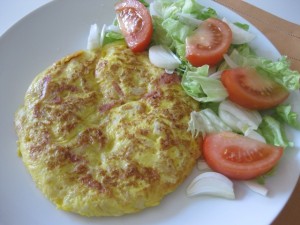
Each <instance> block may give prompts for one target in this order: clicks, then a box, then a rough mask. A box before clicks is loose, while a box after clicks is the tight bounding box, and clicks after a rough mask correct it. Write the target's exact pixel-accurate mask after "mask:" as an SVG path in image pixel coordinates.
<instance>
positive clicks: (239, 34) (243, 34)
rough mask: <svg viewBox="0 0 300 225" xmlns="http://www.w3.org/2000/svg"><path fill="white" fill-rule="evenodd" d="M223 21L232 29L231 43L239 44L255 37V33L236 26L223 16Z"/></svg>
mask: <svg viewBox="0 0 300 225" xmlns="http://www.w3.org/2000/svg"><path fill="white" fill-rule="evenodd" d="M223 22H225V23H227V25H228V26H229V27H230V29H231V31H232V41H231V43H232V44H236V45H240V44H245V43H249V42H250V41H252V40H253V39H254V38H255V37H256V36H255V34H253V33H251V32H249V31H246V30H244V29H242V28H240V27H238V26H236V25H235V24H234V23H231V22H229V21H227V20H226V19H225V18H223Z"/></svg>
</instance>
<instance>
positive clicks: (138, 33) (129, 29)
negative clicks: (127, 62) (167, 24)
mask: <svg viewBox="0 0 300 225" xmlns="http://www.w3.org/2000/svg"><path fill="white" fill-rule="evenodd" d="M115 11H116V13H117V19H118V22H119V25H120V29H121V31H122V34H123V35H124V37H125V40H126V43H127V45H128V47H129V48H130V49H131V50H132V51H133V52H142V51H144V50H146V48H147V47H148V46H149V44H150V41H151V37H152V33H153V25H152V18H151V16H150V13H149V11H148V10H147V8H146V7H145V6H144V5H143V4H142V3H141V2H139V1H138V0H123V1H121V2H118V3H117V4H116V5H115Z"/></svg>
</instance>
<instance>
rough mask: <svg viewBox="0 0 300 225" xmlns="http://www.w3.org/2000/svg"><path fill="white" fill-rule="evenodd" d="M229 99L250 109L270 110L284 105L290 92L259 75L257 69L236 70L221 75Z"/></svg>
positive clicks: (226, 71)
mask: <svg viewBox="0 0 300 225" xmlns="http://www.w3.org/2000/svg"><path fill="white" fill-rule="evenodd" d="M221 81H222V83H223V85H224V86H225V88H226V90H227V92H228V95H229V97H228V98H229V99H230V100H231V101H233V102H235V103H237V104H239V105H241V106H243V107H246V108H248V109H256V110H262V109H269V108H272V107H274V106H276V105H278V104H280V103H282V102H283V101H284V100H285V99H286V98H287V97H288V96H289V92H288V91H287V90H286V89H285V88H284V87H283V86H281V85H280V84H278V83H276V82H275V81H272V80H270V79H269V78H267V77H263V76H261V75H259V74H258V73H257V72H256V71H255V69H250V68H234V69H228V70H225V71H224V72H223V73H222V75H221Z"/></svg>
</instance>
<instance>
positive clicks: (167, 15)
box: [152, 0, 217, 61]
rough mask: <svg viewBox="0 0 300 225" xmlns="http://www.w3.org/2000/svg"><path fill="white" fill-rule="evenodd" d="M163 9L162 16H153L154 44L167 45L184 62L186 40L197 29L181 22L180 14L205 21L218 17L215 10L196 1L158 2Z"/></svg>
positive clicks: (161, 9)
mask: <svg viewBox="0 0 300 225" xmlns="http://www.w3.org/2000/svg"><path fill="white" fill-rule="evenodd" d="M157 1H158V2H159V5H160V6H161V8H160V9H159V11H160V12H159V14H160V15H161V16H153V17H152V19H153V26H154V32H153V38H152V41H153V43H154V44H160V45H165V46H166V47H168V48H169V49H171V50H172V51H174V52H175V53H176V54H177V55H178V56H179V58H180V59H181V60H182V61H186V58H185V39H186V37H187V36H189V35H191V34H192V32H193V31H194V30H195V29H196V27H195V26H191V25H188V24H185V23H183V22H181V21H180V20H179V19H178V15H179V14H182V13H184V14H190V15H192V16H194V17H195V18H196V19H200V20H205V19H207V18H209V17H217V13H216V11H215V10H214V9H211V8H206V7H204V6H202V5H200V4H199V3H197V1H196V0H178V1H172V0H157Z"/></svg>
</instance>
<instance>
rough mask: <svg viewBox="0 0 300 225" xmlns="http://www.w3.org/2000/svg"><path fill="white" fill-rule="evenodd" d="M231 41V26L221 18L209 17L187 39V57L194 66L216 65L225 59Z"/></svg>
mask: <svg viewBox="0 0 300 225" xmlns="http://www.w3.org/2000/svg"><path fill="white" fill-rule="evenodd" d="M231 41H232V32H231V29H230V28H229V26H228V25H227V24H226V23H224V22H223V21H221V20H219V19H215V18H209V19H207V20H205V21H204V22H203V23H201V24H200V26H199V27H198V28H197V30H196V31H195V32H194V34H193V35H191V36H190V37H188V38H187V39H186V58H187V60H188V61H189V62H190V63H191V64H192V65H193V66H202V65H205V64H208V65H210V66H214V65H216V64H217V63H218V62H220V61H221V60H222V59H223V55H224V54H225V53H226V52H227V50H228V48H229V47H230V44H231Z"/></svg>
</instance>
